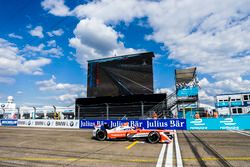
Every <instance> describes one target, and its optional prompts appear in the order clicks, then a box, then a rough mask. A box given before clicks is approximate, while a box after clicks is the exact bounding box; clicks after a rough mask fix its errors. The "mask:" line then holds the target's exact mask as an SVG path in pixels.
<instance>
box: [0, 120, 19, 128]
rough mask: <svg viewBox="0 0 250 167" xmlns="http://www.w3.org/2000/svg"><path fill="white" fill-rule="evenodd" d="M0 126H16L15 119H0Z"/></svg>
mask: <svg viewBox="0 0 250 167" xmlns="http://www.w3.org/2000/svg"><path fill="white" fill-rule="evenodd" d="M1 124H2V125H1V126H17V120H12V119H7V120H1Z"/></svg>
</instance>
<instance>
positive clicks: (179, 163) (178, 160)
mask: <svg viewBox="0 0 250 167" xmlns="http://www.w3.org/2000/svg"><path fill="white" fill-rule="evenodd" d="M174 139H175V152H176V163H177V167H183V163H182V157H181V151H180V146H179V142H178V137H177V132H176V131H175V138H174Z"/></svg>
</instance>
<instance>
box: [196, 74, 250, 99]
mask: <svg viewBox="0 0 250 167" xmlns="http://www.w3.org/2000/svg"><path fill="white" fill-rule="evenodd" d="M199 85H200V87H201V90H200V92H199V94H200V96H201V100H202V101H203V102H210V103H212V102H214V96H215V95H217V94H224V93H239V92H249V90H250V80H247V79H242V78H241V77H233V78H230V79H226V80H218V81H215V82H209V81H208V79H207V78H202V79H201V80H200V81H199Z"/></svg>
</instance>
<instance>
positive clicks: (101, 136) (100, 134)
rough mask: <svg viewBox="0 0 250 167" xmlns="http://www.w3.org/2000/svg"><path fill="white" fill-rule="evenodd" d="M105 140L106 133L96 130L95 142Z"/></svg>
mask: <svg viewBox="0 0 250 167" xmlns="http://www.w3.org/2000/svg"><path fill="white" fill-rule="evenodd" d="M106 138H107V132H106V131H104V130H98V131H97V132H96V139H97V140H100V141H103V140H106Z"/></svg>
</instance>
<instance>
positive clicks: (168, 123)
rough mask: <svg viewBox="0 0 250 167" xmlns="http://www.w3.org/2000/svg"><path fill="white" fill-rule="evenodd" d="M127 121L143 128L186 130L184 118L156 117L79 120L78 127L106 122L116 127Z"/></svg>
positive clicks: (89, 126)
mask: <svg viewBox="0 0 250 167" xmlns="http://www.w3.org/2000/svg"><path fill="white" fill-rule="evenodd" d="M125 122H128V123H129V126H137V127H141V128H144V129H159V128H160V129H170V130H186V128H187V127H186V120H185V119H157V120H80V128H86V129H89V128H94V125H95V124H99V125H103V124H104V123H107V124H108V125H109V126H110V127H117V126H120V125H122V124H123V123H125Z"/></svg>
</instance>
